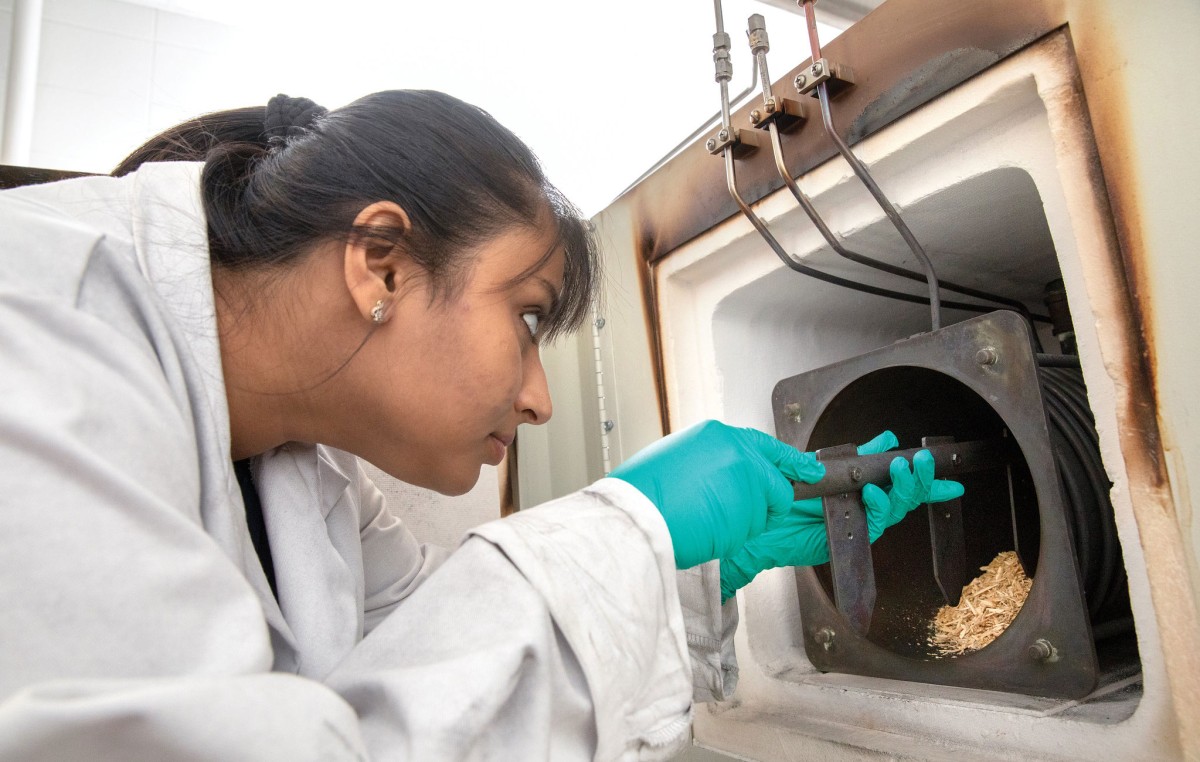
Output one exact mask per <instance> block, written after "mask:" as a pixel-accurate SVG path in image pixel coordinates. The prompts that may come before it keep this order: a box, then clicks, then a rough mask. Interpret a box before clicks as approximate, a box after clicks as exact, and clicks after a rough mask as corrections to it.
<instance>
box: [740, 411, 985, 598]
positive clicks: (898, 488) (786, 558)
mask: <svg viewBox="0 0 1200 762" xmlns="http://www.w3.org/2000/svg"><path fill="white" fill-rule="evenodd" d="M897 444H898V442H897V441H896V436H895V435H894V434H893V433H892V432H890V431H885V432H883V433H882V434H880V435H879V436H877V437H875V438H874V439H872V440H871V441H870V442H867V443H866V444H864V445H860V446H859V447H858V454H859V455H876V454H878V453H881V452H887V451H888V450H891V449H892V448H894V447H896V445H897ZM889 472H890V474H891V478H892V487H891V489H890V490H889V491H886V492H885V491H884V490H883V489H881V488H880V487H878V486H876V485H874V484H868V485H867V486H866V487H864V488H863V505H864V506H865V508H866V512H867V529H868V530H869V533H870V539H871V542H875V541H876V540H878V539H879V537H880V536H881V535H882V534H883V532H884V530H885V529H887V528H888V527H890V526H892V525H894V524H896V523H897V522H899V521H900V519H902V518H904V517H905V516H906V515H907V514H908V512H909V511H911V510H912V509H913V508H916V507H917V506H918V505H921V504H922V503H940V502H943V501H945V500H953V499H954V498H956V497H961V496H962V494H963V486H962V485H961V484H959V483H958V482H955V481H949V480H946V479H934V478H933V455H931V454H930V453H929V451H928V450H921V451H919V452H918V453H917V454H916V455H914V456H913V465H912V469H911V470H910V469H909V466H908V463H907V461H905V460H904V458H901V457H897V458H896V459H895V460H893V461H892V463H891V466H890V467H889ZM828 560H829V543H828V541H827V537H826V531H825V511H824V509H823V508H822V507H821V500H820V498H812V499H809V500H797V501H796V502H794V503H793V504H792V508H791V510H790V511H788V513H787V515H786V516H785V517H784V518H783V519H782V521H780V522H778V523H777V524H775V525H773V526H772V527H770V528H769V529H768V530H767V531H765V532H763V533H762V534H761V535H759V536H758V537H756V538H754V539H752V540H749V541H748V542H747V543H746V544H745V545H744V546H743V547H742V548H741V549H740V550H739V551H738V552H737V553H735V554H733V555H732V556H731V557H728V558H723V559H721V601H722V602H724V601H725V600H727V599H728V598H730V597H732V596H733V594H734V593H735V592H737V591H738V590H739V589H741V588H742V587H745V586H746V585H747V584H749V583H750V580H752V579H754V577H755V576H756V575H757V574H758V573H759V572H761V571H764V570H766V569H774V568H775V567H777V566H814V565H816V564H823V563H825V562H827V561H828Z"/></svg>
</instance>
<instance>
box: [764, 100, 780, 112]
mask: <svg viewBox="0 0 1200 762" xmlns="http://www.w3.org/2000/svg"><path fill="white" fill-rule="evenodd" d="M763 108H765V109H766V110H767V113H768V114H774V113H775V109H776V108H778V106H777V105H776V103H775V99H774V98H770V99H768V100H767V102H766V103H765V104H764V105H763Z"/></svg>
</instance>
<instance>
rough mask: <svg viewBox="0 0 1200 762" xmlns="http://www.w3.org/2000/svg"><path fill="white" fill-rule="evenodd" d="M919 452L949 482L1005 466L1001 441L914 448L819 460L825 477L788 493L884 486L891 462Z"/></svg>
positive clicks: (799, 496) (816, 494)
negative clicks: (926, 454) (924, 453)
mask: <svg viewBox="0 0 1200 762" xmlns="http://www.w3.org/2000/svg"><path fill="white" fill-rule="evenodd" d="M921 450H929V454H930V455H932V456H933V468H934V473H935V474H936V475H937V478H939V479H952V478H954V477H956V476H961V475H962V474H969V473H974V472H976V471H986V470H988V469H992V468H996V469H999V468H1004V466H1005V465H1007V463H1008V456H1006V455H1005V449H1004V445H1003V442H1001V441H1000V440H998V439H997V440H978V441H974V442H953V443H950V444H941V445H932V446H930V447H914V448H911V449H908V450H893V451H891V452H881V453H878V454H875V455H855V456H853V457H848V458H833V459H829V460H826V459H824V458H822V459H821V463H823V464H824V465H825V476H824V477H823V478H822V479H821V481H819V482H817V483H816V484H805V483H804V482H796V483H794V484H793V485H792V492H793V495H794V497H795V499H796V500H807V499H809V498H813V497H824V496H826V495H838V494H842V493H846V492H858V491H860V490H861V489H862V488H863V486H864V485H866V484H877V485H879V486H884V487H886V486H888V485H889V484H891V482H892V477H891V471H890V470H889V469H890V467H891V465H892V461H893V460H895V459H896V458H904V459H905V460H906V461H908V462H910V463H911V462H912V458H913V456H914V455H916V454H917V453H918V452H920V451H921Z"/></svg>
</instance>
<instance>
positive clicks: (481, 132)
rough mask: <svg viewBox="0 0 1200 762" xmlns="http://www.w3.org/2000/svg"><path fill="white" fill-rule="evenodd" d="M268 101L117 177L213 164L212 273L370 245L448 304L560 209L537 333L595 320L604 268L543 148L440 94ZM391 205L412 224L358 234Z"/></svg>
mask: <svg viewBox="0 0 1200 762" xmlns="http://www.w3.org/2000/svg"><path fill="white" fill-rule="evenodd" d="M280 99H285V102H286V103H289V104H292V105H294V104H296V103H300V106H301V108H293V109H292V113H291V116H292V118H298V119H300V120H302V121H303V122H305V124H300V125H296V124H291V125H288V124H283V125H280V124H279V121H280V117H279V108H278V104H279V103H280ZM305 104H307V106H308V107H307V108H304V107H303V106H304V105H305ZM270 106H271V109H270V111H269V110H268V108H267V107H261V106H260V107H251V108H241V109H234V110H230V111H222V112H218V113H214V114H208V115H206V116H202V117H198V118H196V119H193V120H191V121H188V122H184V123H183V124H180V125H178V126H176V127H173V128H171V129H169V130H167V131H166V132H164V133H162V134H160V135H158V136H157V137H155V138H152V139H151V140H150V141H149V142H147V143H146V144H145V145H143V146H142V147H141V148H139V149H137V150H136V151H134V152H133V153H132V154H130V155H129V156H128V157H127V158H126V159H125V160H123V161H122V162H121V163H120V165H119V166H118V167H117V168H116V169H115V170H114V171H113V174H114V175H117V176H120V175H123V174H126V173H128V172H132V171H134V170H135V169H137V168H138V167H139V166H141V165H142V164H143V163H145V162H148V161H196V160H203V161H204V171H203V181H202V182H203V196H204V210H205V213H206V215H207V217H208V240H209V249H210V252H211V256H212V260H213V263H214V266H217V267H222V268H227V269H251V268H260V269H261V268H270V267H274V266H279V265H284V264H287V263H289V262H292V261H293V260H295V259H296V258H298V257H301V256H304V255H305V254H306V253H308V252H309V251H311V250H312V248H313V246H314V245H315V244H317V243H320V242H322V241H327V240H351V239H353V238H354V237H355V236H367V237H371V238H376V239H381V240H383V241H385V242H387V243H389V244H391V245H395V246H399V247H401V248H402V249H403V251H404V252H405V253H406V254H407V255H408V256H410V257H412V258H413V259H414V260H415V261H417V262H419V263H420V264H421V266H422V267H423V268H424V269H425V270H426V271H427V272H428V274H429V276H430V279H431V283H432V284H433V288H434V293H435V295H441V296H449V295H452V294H453V293H454V292H455V289H456V288H457V287H458V286H459V285H460V284H461V277H460V276H461V275H462V274H463V273H464V272H466V270H467V268H468V267H469V265H470V260H469V258H468V257H467V256H466V253H467V252H468V251H469V250H471V249H472V248H474V247H475V246H478V245H480V244H482V243H484V242H486V241H487V240H489V239H490V238H492V237H493V236H495V235H498V234H500V233H501V232H503V231H504V230H506V229H509V228H511V227H512V226H514V225H529V226H533V225H536V224H537V223H538V222H539V221H540V220H541V219H543V217H542V215H544V214H547V213H549V214H550V215H552V217H553V219H554V220H555V221H556V223H557V228H558V238H559V240H558V242H559V244H560V245H561V246H563V247H564V248H565V250H566V268H565V274H564V286H563V292H562V294H561V295H560V298H559V301H558V304H557V306H556V308H555V311H554V314H551V315H548V316H547V317H546V320H545V322H544V324H543V326H544V330H543V331H542V332H540V336H541V337H543V338H547V339H552V338H554V337H555V336H557V335H560V334H562V333H564V332H567V331H570V330H573V329H574V328H577V327H578V326H579V325H580V324H581V323H582V321H583V320H584V319H585V318H586V317H587V313H588V310H589V308H590V306H591V300H592V297H593V293H594V290H595V288H596V280H597V269H598V264H597V256H596V251H595V245H594V243H593V241H592V236H591V233H590V225H589V223H588V222H586V221H585V220H583V219H582V218H581V217H580V215H579V213H578V211H577V210H576V209H575V208H574V207H573V206H572V205H571V204H570V202H568V201H567V200H566V198H564V197H563V195H562V194H561V193H560V192H559V191H558V190H557V189H556V188H555V187H554V186H553V185H551V184H550V183H549V182H548V181H547V180H546V177H545V174H544V173H543V172H542V169H541V166H540V165H539V164H538V161H537V158H536V157H535V156H534V155H533V152H532V151H530V150H529V148H528V147H527V146H526V145H525V144H524V143H522V142H521V141H520V139H518V138H517V136H516V135H514V134H513V133H512V132H510V131H509V130H507V129H505V128H504V127H503V126H501V125H500V124H499V123H498V122H497V121H496V120H495V119H494V118H492V116H491V115H490V114H488V113H487V112H485V111H483V110H482V109H480V108H477V107H475V106H472V105H470V104H468V103H464V102H463V101H460V100H458V99H457V98H453V97H451V96H449V95H446V94H445V93H439V92H435V91H431V90H388V91H384V92H379V93H374V94H372V95H368V96H366V97H363V98H360V99H359V100H356V101H354V102H353V103H351V104H349V105H348V106H345V107H343V108H339V109H335V110H333V111H329V112H325V110H324V109H321V108H320V107H317V106H316V105H315V104H312V102H311V101H305V100H303V99H288V98H287V97H286V96H276V98H275V99H272V101H271V104H270ZM283 121H284V122H286V121H287V118H286V117H285V118H284V120H283ZM265 122H270V123H271V124H270V125H265V124H264V123H265ZM384 200H386V201H394V202H395V203H397V204H399V205H400V206H401V207H402V208H404V210H405V211H406V212H407V213H408V215H409V218H410V220H411V223H412V229H411V230H410V231H408V232H407V233H405V232H404V231H403V230H399V229H383V228H378V227H375V228H371V229H362V228H359V229H355V226H354V224H353V222H354V218H355V217H356V216H357V214H358V213H359V212H360V211H362V209H363V208H364V207H365V206H367V205H369V204H371V203H374V202H376V201H384ZM550 255H551V251H547V252H546V257H549V256H550ZM543 261H544V260H543ZM540 264H541V263H540V262H539V263H538V265H535V267H534V268H533V269H537V267H540Z"/></svg>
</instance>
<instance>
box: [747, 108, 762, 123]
mask: <svg viewBox="0 0 1200 762" xmlns="http://www.w3.org/2000/svg"><path fill="white" fill-rule="evenodd" d="M750 121H751V122H753V123H754V124H758V123H759V122H761V121H762V112H761V111H759V110H758V109H754V110H753V111H751V112H750Z"/></svg>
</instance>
